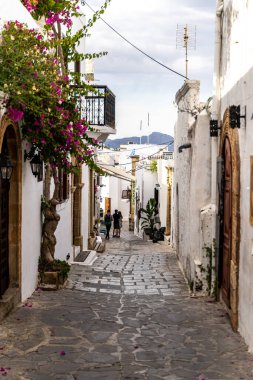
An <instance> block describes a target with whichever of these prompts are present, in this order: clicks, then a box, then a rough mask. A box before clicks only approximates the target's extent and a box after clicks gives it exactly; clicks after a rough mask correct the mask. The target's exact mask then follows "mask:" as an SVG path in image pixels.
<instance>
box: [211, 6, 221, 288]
mask: <svg viewBox="0 0 253 380" xmlns="http://www.w3.org/2000/svg"><path fill="white" fill-rule="evenodd" d="M222 13H223V0H217V5H216V24H215V51H214V76H213V86H214V98H213V105H212V119H214V120H218V123H219V124H220V122H221V88H220V76H221V49H222V18H221V16H222ZM218 145H219V139H218V137H212V138H211V161H212V164H211V168H212V173H211V175H212V180H211V206H212V238H213V239H212V240H213V242H214V240H215V241H216V238H217V236H216V223H217V202H218V199H217V157H218V153H219V152H218ZM215 248H216V244H213V252H214V251H215ZM213 260H215V258H214V257H213ZM216 260H217V258H216ZM213 262H214V261H213ZM216 264H218V261H216ZM216 266H217V265H216ZM217 270H218V268H216V271H217ZM214 281H215V273H213V274H212V283H213V284H214Z"/></svg>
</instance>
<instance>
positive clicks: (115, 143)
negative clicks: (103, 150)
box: [104, 132, 174, 151]
mask: <svg viewBox="0 0 253 380" xmlns="http://www.w3.org/2000/svg"><path fill="white" fill-rule="evenodd" d="M173 141H174V138H173V137H172V136H170V135H168V134H166V133H161V132H152V133H151V134H150V135H148V136H147V135H145V136H141V138H140V137H138V136H131V137H121V138H117V139H114V140H112V139H107V140H106V141H105V143H104V145H105V146H108V147H110V148H112V149H117V148H119V147H120V145H123V144H130V143H133V144H140V142H141V144H147V142H149V144H155V145H160V144H168V145H169V150H171V151H173V150H174V146H173Z"/></svg>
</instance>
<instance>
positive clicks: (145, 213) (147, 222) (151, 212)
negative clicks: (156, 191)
mask: <svg viewBox="0 0 253 380" xmlns="http://www.w3.org/2000/svg"><path fill="white" fill-rule="evenodd" d="M156 215H157V207H156V200H155V199H154V198H150V199H149V201H148V202H147V205H146V208H141V220H142V221H141V228H142V229H143V230H144V233H145V234H146V235H149V236H150V239H153V234H154V223H155V216H156Z"/></svg>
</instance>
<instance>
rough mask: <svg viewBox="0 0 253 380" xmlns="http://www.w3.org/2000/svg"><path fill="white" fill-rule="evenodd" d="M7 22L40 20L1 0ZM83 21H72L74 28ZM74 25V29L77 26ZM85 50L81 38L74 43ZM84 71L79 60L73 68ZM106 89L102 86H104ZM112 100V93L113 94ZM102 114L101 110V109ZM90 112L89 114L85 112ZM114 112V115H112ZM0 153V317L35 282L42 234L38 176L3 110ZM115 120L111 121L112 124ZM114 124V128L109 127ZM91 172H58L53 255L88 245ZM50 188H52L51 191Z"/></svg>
mask: <svg viewBox="0 0 253 380" xmlns="http://www.w3.org/2000/svg"><path fill="white" fill-rule="evenodd" d="M8 20H18V21H20V22H25V23H27V24H28V26H29V27H31V28H38V27H39V24H37V23H36V21H35V20H33V18H32V17H31V15H30V13H29V12H28V11H27V10H26V8H25V7H24V6H23V5H22V3H21V2H20V1H19V0H3V1H1V23H2V24H3V23H4V22H5V21H8ZM83 22H84V20H82V19H79V20H77V24H79V26H81V25H82V23H83ZM79 26H78V25H76V27H77V28H78V27H79ZM79 52H84V40H83V41H82V43H81V44H80V45H79ZM76 69H77V70H79V69H80V70H81V72H83V73H84V72H85V71H84V70H85V67H84V65H83V64H81V65H80V67H77V68H76ZM103 88H106V86H103ZM112 98H113V99H112V101H114V96H113V94H112ZM101 112H103V113H104V110H101ZM89 116H92V115H89ZM110 116H111V119H110V123H109V124H108V123H107V122H108V121H107V120H105V119H103V120H102V119H101V123H100V124H98V125H97V124H96V121H95V122H94V123H93V124H94V125H95V126H96V131H95V132H94V137H96V138H97V139H98V140H99V141H100V140H102V141H103V140H105V139H106V138H107V137H108V135H109V134H111V133H115V132H116V130H115V123H114V122H115V120H113V115H110ZM114 116H115V113H114ZM0 117H1V119H0V152H1V159H3V158H4V155H5V153H6V149H7V150H8V154H9V156H10V159H11V161H12V163H13V165H14V167H13V173H12V176H11V179H10V181H9V185H10V186H9V185H8V183H7V182H4V181H1V183H0V197H1V198H0V202H1V207H0V209H1V212H0V213H1V215H0V219H1V225H0V297H2V301H1V303H0V319H1V318H2V317H3V316H4V315H5V314H6V313H8V312H9V310H10V308H11V307H13V305H15V304H16V303H17V302H19V301H20V300H21V301H23V300H25V299H26V298H27V297H29V296H30V295H31V294H32V293H33V291H34V290H35V288H36V286H37V282H38V261H39V257H40V246H41V236H42V222H43V220H42V215H41V197H42V194H43V180H42V178H40V179H41V180H40V181H38V177H37V178H35V177H34V176H33V174H32V171H31V167H30V162H29V160H26V161H25V162H24V156H25V149H26V148H27V147H26V144H25V142H21V131H20V128H19V126H18V125H17V124H14V123H12V122H11V121H10V120H8V118H7V117H6V115H5V114H4V112H3V111H2V113H1V115H0ZM113 123H114V124H113ZM113 125H114V127H113ZM96 178H97V177H96V175H95V174H94V172H93V171H92V170H90V169H89V168H88V167H86V166H83V168H82V170H81V172H80V175H78V174H73V175H64V174H63V175H62V177H61V189H62V193H61V202H60V204H59V205H57V213H58V214H59V215H60V218H61V219H60V222H59V224H58V227H57V230H56V239H57V244H56V249H55V258H56V259H61V260H66V259H67V257H68V256H69V257H70V261H71V260H72V259H73V257H74V256H75V255H76V254H77V253H79V252H80V251H81V250H85V249H87V248H88V245H89V243H90V239H91V238H92V237H93V227H94V219H95V212H94V207H93V206H94V192H95V186H96V180H97V179H96ZM53 190H54V188H53V186H51V191H53Z"/></svg>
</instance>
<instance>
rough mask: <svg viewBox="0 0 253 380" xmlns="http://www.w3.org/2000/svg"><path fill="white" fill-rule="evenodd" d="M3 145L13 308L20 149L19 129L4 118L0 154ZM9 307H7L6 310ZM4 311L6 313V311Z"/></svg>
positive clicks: (17, 283) (17, 291) (17, 278)
mask: <svg viewBox="0 0 253 380" xmlns="http://www.w3.org/2000/svg"><path fill="white" fill-rule="evenodd" d="M3 144H7V147H8V153H9V156H10V159H11V161H12V163H13V164H14V168H13V173H12V176H11V180H10V186H9V197H8V198H9V199H8V202H9V207H8V208H9V210H8V241H9V246H8V255H9V260H8V261H9V262H8V267H9V274H8V275H9V287H8V290H7V291H6V293H8V297H7V298H8V299H11V303H12V306H13V304H15V303H17V302H19V301H20V298H21V204H22V201H21V191H22V186H21V183H22V180H21V178H22V177H21V174H22V149H21V138H20V131H19V127H18V126H17V125H15V124H12V123H11V122H10V120H8V119H7V118H6V117H5V116H4V117H3V118H2V119H1V124H0V152H2V148H3ZM9 296H10V297H9ZM3 298H4V297H3ZM9 307H10V306H9ZM9 307H8V306H7V309H9ZM6 311H7V312H8V310H6ZM1 314H2V316H3V312H2V313H1V310H0V317H1Z"/></svg>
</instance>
